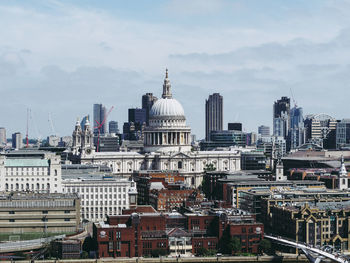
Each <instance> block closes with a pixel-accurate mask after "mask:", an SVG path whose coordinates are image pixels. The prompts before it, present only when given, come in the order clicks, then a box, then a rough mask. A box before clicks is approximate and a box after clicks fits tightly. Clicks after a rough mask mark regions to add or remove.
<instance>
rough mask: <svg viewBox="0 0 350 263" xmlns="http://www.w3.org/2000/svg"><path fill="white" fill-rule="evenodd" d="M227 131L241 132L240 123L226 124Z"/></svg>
mask: <svg viewBox="0 0 350 263" xmlns="http://www.w3.org/2000/svg"><path fill="white" fill-rule="evenodd" d="M227 129H228V130H229V131H242V123H240V122H229V123H228V124H227Z"/></svg>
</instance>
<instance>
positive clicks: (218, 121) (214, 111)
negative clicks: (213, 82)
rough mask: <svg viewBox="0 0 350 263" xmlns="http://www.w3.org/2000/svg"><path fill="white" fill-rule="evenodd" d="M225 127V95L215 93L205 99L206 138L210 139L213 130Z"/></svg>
mask: <svg viewBox="0 0 350 263" xmlns="http://www.w3.org/2000/svg"><path fill="white" fill-rule="evenodd" d="M222 129H223V97H222V96H221V95H220V94H219V93H214V94H212V95H210V96H209V98H208V99H207V100H206V101H205V140H206V141H209V140H210V133H211V131H221V130H222Z"/></svg>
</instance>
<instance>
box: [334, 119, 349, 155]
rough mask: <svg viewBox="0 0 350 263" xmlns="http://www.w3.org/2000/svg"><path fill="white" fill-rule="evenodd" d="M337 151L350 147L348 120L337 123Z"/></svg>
mask: <svg viewBox="0 0 350 263" xmlns="http://www.w3.org/2000/svg"><path fill="white" fill-rule="evenodd" d="M336 140H337V149H342V148H349V147H350V119H343V120H341V121H340V122H338V123H337V132H336Z"/></svg>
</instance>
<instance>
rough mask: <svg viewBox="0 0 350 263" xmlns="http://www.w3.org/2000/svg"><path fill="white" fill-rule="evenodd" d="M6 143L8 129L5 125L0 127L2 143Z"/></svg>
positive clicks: (0, 143)
mask: <svg viewBox="0 0 350 263" xmlns="http://www.w3.org/2000/svg"><path fill="white" fill-rule="evenodd" d="M6 143H7V140H6V129H5V128H4V127H0V145H5V144H6Z"/></svg>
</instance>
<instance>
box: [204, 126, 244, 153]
mask: <svg viewBox="0 0 350 263" xmlns="http://www.w3.org/2000/svg"><path fill="white" fill-rule="evenodd" d="M231 146H238V147H245V146H247V134H246V133H245V132H241V131H234V130H229V131H228V130H224V131H223V130H221V131H211V133H210V141H202V142H200V148H201V150H203V151H205V150H214V149H215V148H228V147H231Z"/></svg>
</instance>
